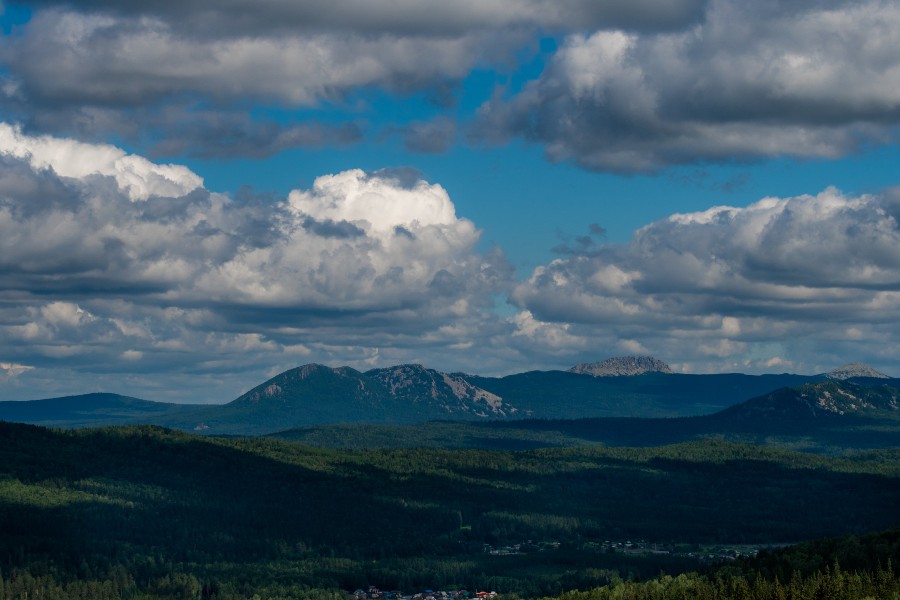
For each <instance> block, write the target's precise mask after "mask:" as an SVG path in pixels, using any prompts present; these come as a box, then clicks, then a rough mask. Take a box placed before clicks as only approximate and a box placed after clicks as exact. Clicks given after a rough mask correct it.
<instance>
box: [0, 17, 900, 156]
mask: <svg viewBox="0 0 900 600" xmlns="http://www.w3.org/2000/svg"><path fill="white" fill-rule="evenodd" d="M24 4H25V5H26V6H28V7H30V8H31V9H32V10H33V17H32V18H31V20H30V21H29V22H28V23H27V24H25V25H24V26H22V27H21V28H20V29H19V30H18V31H17V32H16V34H15V35H12V36H8V37H5V38H3V40H2V46H0V64H2V65H3V67H4V68H5V79H4V81H3V85H2V94H0V105H2V107H3V108H4V109H5V112H6V113H7V114H8V115H14V116H15V118H16V119H17V120H19V121H20V122H22V123H24V124H25V125H26V126H27V128H28V130H29V131H51V132H57V133H58V132H67V133H70V134H77V135H80V136H89V137H91V136H92V137H94V138H99V139H103V138H104V136H106V135H109V134H110V133H114V134H117V135H119V136H125V137H127V138H128V139H131V140H136V141H141V142H142V143H145V144H147V146H145V147H147V148H152V149H153V150H154V151H156V152H159V153H168V154H169V155H173V153H184V154H187V155H194V156H203V157H210V156H224V157H237V156H253V157H260V156H268V155H271V154H273V153H278V152H281V151H283V150H285V149H287V148H292V147H297V146H320V145H328V144H337V145H342V144H352V143H356V142H358V141H360V140H361V139H363V138H365V137H366V136H372V137H373V139H378V138H379V136H384V135H385V133H388V134H389V133H390V132H401V133H403V134H405V135H404V137H405V143H406V147H407V148H408V149H409V150H411V151H414V152H426V153H427V152H440V151H444V150H446V149H447V147H448V145H449V144H450V143H451V140H452V138H453V135H454V133H455V131H456V130H457V128H458V127H462V126H466V127H467V128H468V130H469V134H470V135H469V136H468V137H469V138H470V139H476V140H482V141H493V142H501V141H508V140H511V139H515V138H524V139H527V140H530V141H532V142H535V143H538V144H541V145H542V146H543V147H544V149H545V152H546V155H547V157H548V158H550V159H551V160H554V161H573V162H575V163H577V164H579V165H581V166H583V167H586V168H588V169H595V170H602V171H613V172H625V173H634V172H653V171H658V170H663V169H666V168H668V167H670V166H672V165H681V164H688V163H698V162H710V161H712V162H720V161H724V162H728V161H733V160H757V159H765V158H770V157H782V156H788V157H801V158H808V157H817V158H836V157H841V156H846V155H848V154H850V153H853V152H856V151H859V150H862V149H866V148H869V147H872V146H875V145H881V144H885V143H892V142H895V141H896V140H897V134H898V124H900V92H898V90H900V58H898V54H897V52H896V51H895V50H896V45H895V43H894V32H895V31H897V29H898V27H900V8H898V7H897V5H896V3H893V2H889V1H887V0H860V1H853V2H850V1H838V0H832V1H829V2H807V1H805V0H804V1H801V2H790V3H785V2H776V1H774V0H764V1H762V2H753V3H747V2H739V1H737V0H680V1H678V2H669V3H665V4H666V5H665V7H661V6H660V3H659V2H650V1H649V0H640V1H633V0H632V1H628V2H626V1H620V0H616V1H612V2H602V3H597V2H587V1H581V0H579V1H576V2H565V3H559V2H554V1H552V0H529V1H527V2H512V1H506V0H504V1H501V2H491V3H488V4H485V3H483V2H473V1H466V2H454V3H449V4H448V3H445V2H436V1H427V2H422V1H419V0H416V1H412V0H409V1H403V2H390V1H387V0H373V1H370V2H363V1H361V0H338V1H335V2H329V3H328V4H327V6H325V5H322V4H308V3H294V2H282V1H280V0H267V1H264V2H258V3H256V4H254V10H253V11H249V12H248V11H247V10H246V7H245V6H244V5H243V4H241V3H237V2H216V1H213V0H193V1H190V2H154V3H126V4H123V3H119V2H108V1H104V0H97V1H93V2H81V3H76V4H73V3H70V2H62V1H59V2H55V1H40V0H32V1H30V2H25V3H24ZM542 36H544V37H547V36H549V37H553V38H555V39H556V40H557V41H558V43H559V48H558V49H557V50H555V51H548V52H549V55H548V56H547V57H546V60H547V66H546V68H545V69H544V70H543V72H542V73H540V75H539V76H538V77H537V78H536V79H534V80H533V81H531V82H530V83H527V84H526V85H525V86H524V88H523V89H519V88H518V87H516V86H512V87H511V88H510V89H498V90H495V94H494V96H493V98H492V99H490V100H488V101H487V102H485V104H484V105H483V106H482V108H481V111H480V112H479V114H478V115H477V116H476V115H472V114H468V115H467V114H460V113H457V112H454V111H452V110H448V109H449V108H451V107H452V105H453V103H454V96H455V95H456V92H454V91H453V90H457V89H459V87H460V83H461V82H463V81H465V80H466V78H467V77H469V76H470V75H471V74H472V73H473V72H476V71H478V70H482V71H483V70H492V71H496V72H500V73H504V74H506V75H509V74H511V73H514V72H515V71H516V70H517V68H518V66H517V61H519V60H521V58H522V57H523V56H534V55H535V53H539V52H540V50H538V47H539V39H540V38H541V37H542ZM504 81H506V79H505V77H500V78H499V79H498V82H504ZM448 90H449V91H448ZM378 94H387V95H389V96H391V97H393V98H394V99H396V100H397V102H399V103H400V104H403V102H404V99H405V98H408V97H409V96H410V95H416V94H419V95H422V96H424V97H428V98H440V99H441V101H440V102H437V105H439V106H437V105H436V106H435V107H433V108H434V113H435V114H432V115H421V114H420V115H417V116H415V117H413V118H411V119H409V120H406V121H404V118H403V117H395V118H398V119H399V120H400V121H401V122H397V123H383V124H381V125H382V127H381V131H368V130H367V127H366V124H365V123H364V122H361V120H360V118H359V117H360V115H361V114H362V113H364V112H365V110H364V109H361V108H360V107H361V106H365V105H366V101H365V98H371V97H377V96H378ZM486 94H488V95H486V96H485V99H486V100H487V99H488V98H489V94H490V91H487V92H486ZM248 105H254V106H257V107H264V108H274V109H278V110H284V111H287V114H288V115H290V118H287V119H285V118H279V119H275V118H267V117H265V116H261V115H260V114H257V115H254V116H253V117H248V113H247V111H246V107H247V106H248ZM328 107H332V108H333V107H341V116H340V117H339V118H337V119H331V120H329V119H323V117H322V115H321V114H317V113H316V112H315V111H316V110H320V109H322V108H328ZM262 113H263V114H264V113H265V111H264V110H263V111H262ZM400 114H403V111H400ZM423 116H428V117H429V119H428V120H426V121H423V120H422V117H423ZM431 117H434V118H433V119H432V118H431ZM7 118H9V117H7ZM334 121H337V122H334ZM457 121H461V122H462V123H458V122H457ZM473 123H474V124H473Z"/></svg>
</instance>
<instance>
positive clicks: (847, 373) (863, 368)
mask: <svg viewBox="0 0 900 600" xmlns="http://www.w3.org/2000/svg"><path fill="white" fill-rule="evenodd" d="M825 377H827V378H828V379H840V380H844V379H851V378H853V377H872V378H875V379H890V377H889V376H887V375H885V374H884V373H882V372H880V371H876V370H875V369H873V368H872V367H870V366H869V365H864V364H862V363H849V364H846V365H844V366H842V367H838V368H836V369H832V370H831V371H828V373H826V374H825Z"/></svg>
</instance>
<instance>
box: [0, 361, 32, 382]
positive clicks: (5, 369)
mask: <svg viewBox="0 0 900 600" xmlns="http://www.w3.org/2000/svg"><path fill="white" fill-rule="evenodd" d="M33 368H34V367H29V366H27V365H18V364H16V363H8V362H0V380H4V379H7V378H12V377H16V376H17V375H21V374H22V373H25V372H26V371H30V370H32V369H33Z"/></svg>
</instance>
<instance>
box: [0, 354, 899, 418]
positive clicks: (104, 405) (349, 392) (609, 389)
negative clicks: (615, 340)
mask: <svg viewBox="0 0 900 600" xmlns="http://www.w3.org/2000/svg"><path fill="white" fill-rule="evenodd" d="M821 381H826V379H825V377H824V376H802V375H791V374H781V375H756V376H753V375H743V374H738V373H731V374H713V375H686V374H678V373H672V374H666V373H662V372H648V373H643V374H640V375H629V376H614V377H593V376H586V375H584V374H579V373H572V372H563V371H530V372H527V373H519V374H515V375H509V376H506V377H479V376H473V375H465V374H461V373H443V372H440V371H436V370H434V369H428V368H426V367H424V366H422V365H399V366H396V367H390V368H385V369H373V370H370V371H367V372H365V373H362V372H359V371H356V370H354V369H351V368H349V367H339V368H331V367H326V366H323V365H316V364H310V365H305V366H302V367H297V368H295V369H290V370H288V371H285V372H284V373H281V374H279V375H277V376H275V377H273V378H271V379H269V380H267V381H265V382H263V383H261V384H260V385H258V386H256V387H254V388H253V389H251V390H250V391H248V392H247V393H245V394H242V395H241V396H240V397H238V398H236V399H235V400H234V401H232V402H229V403H228V404H224V405H214V406H213V405H177V404H164V403H156V402H147V401H144V400H139V399H136V398H128V397H124V396H118V395H115V394H88V395H85V396H73V397H68V398H58V399H50V400H40V401H31V402H0V420H8V421H14V422H29V423H34V424H40V425H52V426H60V427H85V426H96V425H115V424H154V425H160V426H165V427H173V428H177V429H181V430H185V431H198V432H203V433H206V434H218V435H258V434H266V433H272V432H277V431H283V430H286V429H291V428H297V427H310V426H318V425H324V424H354V423H356V424H395V425H401V424H407V423H424V422H427V421H433V420H453V421H494V420H497V421H516V420H520V419H553V420H556V419H566V420H571V419H583V418H592V419H596V418H670V417H693V416H700V415H711V414H714V413H716V412H718V411H721V410H723V409H726V408H728V407H731V406H735V405H737V404H740V403H741V402H744V401H746V400H749V399H751V398H756V397H760V396H764V395H765V394H768V393H771V392H773V391H775V390H778V389H780V388H784V387H796V386H800V385H803V384H811V383H816V382H821ZM830 381H834V382H835V383H837V382H838V380H833V379H832V380H830ZM847 381H848V382H850V383H854V382H855V383H856V384H859V385H869V384H870V383H878V384H886V385H895V383H896V380H891V379H872V378H869V379H852V380H847Z"/></svg>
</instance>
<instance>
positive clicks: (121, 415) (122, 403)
mask: <svg viewBox="0 0 900 600" xmlns="http://www.w3.org/2000/svg"><path fill="white" fill-rule="evenodd" d="M194 410H195V407H194V406H190V405H184V404H170V403H165V402H151V401H149V400H141V399H140V398H131V397H129V396H120V395H119V394H106V393H95V394H82V395H79V396H64V397H61V398H48V399H46V400H31V401H18V402H11V401H5V402H0V420H2V421H11V422H18V423H33V424H38V425H44V426H47V427H53V426H58V427H100V426H104V425H117V424H121V423H126V422H131V421H145V422H146V421H151V420H154V419H156V418H160V417H166V418H170V417H173V416H174V415H178V414H182V413H189V412H193V411H194Z"/></svg>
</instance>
